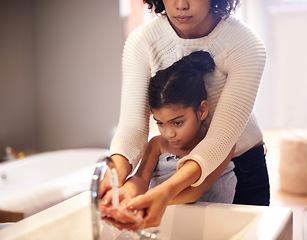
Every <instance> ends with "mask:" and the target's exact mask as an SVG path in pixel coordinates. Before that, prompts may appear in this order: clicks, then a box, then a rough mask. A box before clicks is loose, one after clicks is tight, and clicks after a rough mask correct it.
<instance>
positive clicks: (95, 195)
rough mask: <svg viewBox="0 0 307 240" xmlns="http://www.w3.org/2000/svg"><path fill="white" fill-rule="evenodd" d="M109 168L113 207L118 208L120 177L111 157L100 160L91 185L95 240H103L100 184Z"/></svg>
mask: <svg viewBox="0 0 307 240" xmlns="http://www.w3.org/2000/svg"><path fill="white" fill-rule="evenodd" d="M105 167H107V169H108V171H109V178H110V184H111V187H112V205H113V206H114V207H118V204H119V200H118V176H117V171H116V167H115V164H114V162H113V160H112V159H111V158H110V157H105V158H100V159H99V160H98V161H97V163H96V165H95V170H94V174H93V176H92V183H91V212H92V224H93V237H94V240H100V239H101V233H102V226H101V214H100V205H99V202H100V197H99V183H100V178H101V175H102V173H103V170H105Z"/></svg>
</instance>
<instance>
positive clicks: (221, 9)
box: [144, 0, 240, 18]
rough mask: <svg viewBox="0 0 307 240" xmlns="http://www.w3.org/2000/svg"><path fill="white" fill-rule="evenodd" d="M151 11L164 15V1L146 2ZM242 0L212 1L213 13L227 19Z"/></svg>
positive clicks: (148, 0)
mask: <svg viewBox="0 0 307 240" xmlns="http://www.w3.org/2000/svg"><path fill="white" fill-rule="evenodd" d="M144 3H147V4H148V8H149V9H154V11H155V13H162V12H163V11H164V10H165V7H164V4H163V1H162V0H144ZM239 4H240V0H211V11H212V12H213V13H216V14H217V15H218V16H220V17H221V18H227V17H229V15H230V14H231V13H232V12H233V11H235V10H236V8H237V6H238V5H239Z"/></svg>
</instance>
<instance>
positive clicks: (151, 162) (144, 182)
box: [123, 136, 161, 197]
mask: <svg viewBox="0 0 307 240" xmlns="http://www.w3.org/2000/svg"><path fill="white" fill-rule="evenodd" d="M159 138H160V136H156V137H153V138H152V139H151V140H150V141H149V143H148V145H147V147H146V150H145V154H144V156H143V158H142V161H141V163H140V166H139V168H138V170H137V172H136V173H135V174H134V175H133V176H132V177H130V178H129V179H128V180H127V181H126V182H125V184H124V186H123V189H125V190H126V191H127V192H129V193H130V195H131V197H136V196H138V195H140V194H143V193H145V192H146V191H147V190H148V187H149V183H150V180H151V178H152V174H153V172H154V169H155V167H156V164H157V161H158V158H159V155H160V154H161V153H160V147H159Z"/></svg>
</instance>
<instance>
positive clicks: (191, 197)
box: [169, 146, 235, 205]
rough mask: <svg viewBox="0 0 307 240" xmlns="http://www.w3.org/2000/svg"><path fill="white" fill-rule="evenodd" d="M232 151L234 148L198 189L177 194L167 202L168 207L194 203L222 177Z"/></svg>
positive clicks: (191, 188)
mask: <svg viewBox="0 0 307 240" xmlns="http://www.w3.org/2000/svg"><path fill="white" fill-rule="evenodd" d="M234 151H235V146H234V147H233V148H232V150H231V152H230V153H229V154H228V156H227V158H226V159H225V160H224V161H223V162H222V163H221V165H220V166H218V167H217V168H216V169H215V170H214V171H213V172H212V173H211V174H209V175H208V177H206V179H205V180H204V181H203V183H202V184H201V185H199V186H198V187H191V186H190V187H187V188H186V189H184V190H183V191H181V192H180V193H179V194H177V195H176V196H174V197H173V198H172V199H171V200H170V201H169V205H172V204H183V203H192V202H196V201H197V200H198V199H199V198H200V197H201V196H202V195H203V194H204V193H205V192H207V191H208V190H209V188H210V187H211V186H212V185H213V184H214V183H215V182H216V180H217V179H218V178H219V177H220V176H221V175H222V173H223V171H224V170H225V169H226V167H227V166H228V164H229V162H230V161H231V158H232V157H233V153H234Z"/></svg>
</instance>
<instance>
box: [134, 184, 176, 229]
mask: <svg viewBox="0 0 307 240" xmlns="http://www.w3.org/2000/svg"><path fill="white" fill-rule="evenodd" d="M169 200H170V197H169V194H168V192H167V191H163V189H161V188H158V187H155V188H152V189H150V190H148V191H147V192H146V193H145V194H144V195H139V196H137V197H135V198H133V199H131V201H130V202H129V203H128V207H129V209H131V210H132V211H135V210H137V211H139V210H144V211H145V216H144V220H143V222H142V224H141V225H140V226H141V228H142V229H143V228H148V227H157V226H159V225H160V223H161V219H162V216H163V214H164V212H165V209H166V207H167V205H168V202H169Z"/></svg>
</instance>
